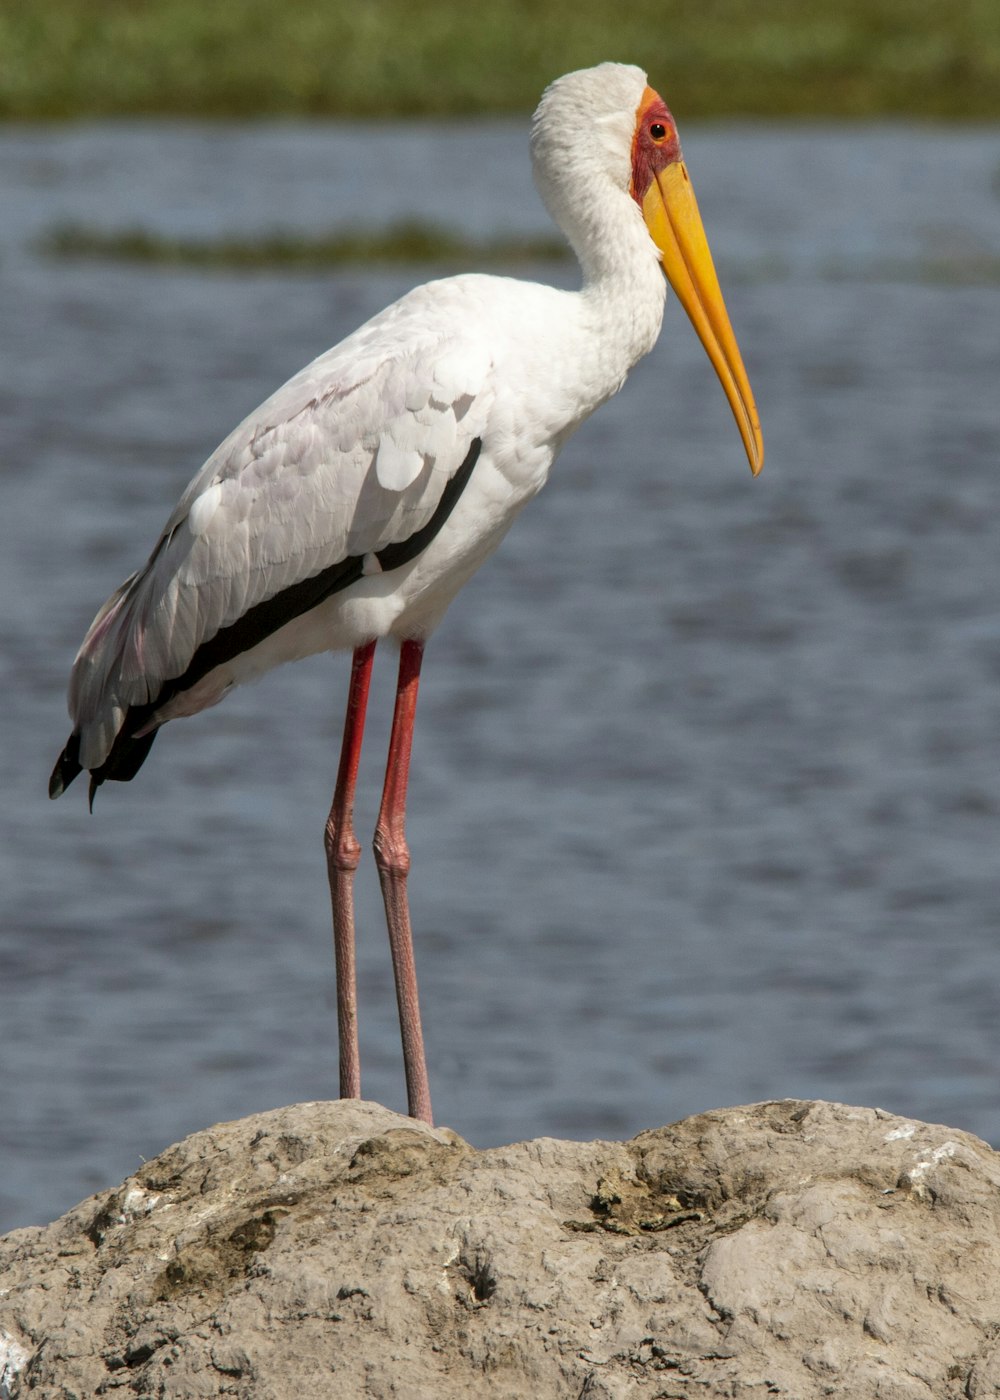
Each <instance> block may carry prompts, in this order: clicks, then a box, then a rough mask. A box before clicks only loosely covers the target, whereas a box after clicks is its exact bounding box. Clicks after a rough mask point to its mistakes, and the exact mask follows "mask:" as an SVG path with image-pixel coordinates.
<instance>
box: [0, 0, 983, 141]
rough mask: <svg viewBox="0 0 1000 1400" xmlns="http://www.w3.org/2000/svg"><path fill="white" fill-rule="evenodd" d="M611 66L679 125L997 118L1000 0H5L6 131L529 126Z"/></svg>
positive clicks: (0, 92)
mask: <svg viewBox="0 0 1000 1400" xmlns="http://www.w3.org/2000/svg"><path fill="white" fill-rule="evenodd" d="M604 58H619V59H625V60H628V61H631V62H637V63H641V64H642V65H643V66H644V67H645V68H646V69H647V71H648V72H649V74H650V76H651V78H652V80H653V81H654V83H656V84H657V85H658V86H660V87H662V89H663V91H664V93H665V95H666V96H667V100H668V101H669V102H671V103H672V105H673V106H674V108H675V110H676V111H677V112H678V113H679V114H681V115H683V116H684V117H686V118H691V117H715V116H732V115H737V114H742V115H752V116H836V117H876V116H900V115H907V116H910V115H912V116H917V117H944V118H986V119H996V118H1000V3H997V0H947V3H942V2H941V0H934V3H932V2H931V0H760V3H758V4H756V5H752V6H750V5H747V4H746V0H700V3H699V4H697V5H695V4H691V3H690V0H687V3H683V2H682V0H655V3H654V0H631V3H630V4H628V5H616V4H612V3H610V0H532V2H531V3H529V0H490V3H489V4H488V5H485V6H482V7H480V6H472V5H468V4H465V3H459V0H421V3H420V4H419V5H418V4H414V3H413V0H281V3H278V0H228V3H226V4H224V5H222V4H220V5H208V4H205V3H204V0H145V3H137V0H36V3H33V4H29V3H25V0H0V119H29V120H38V119H43V120H44V119H51V118H55V119H62V118H71V117H97V116H116V115H130V116H131V115H166V116H188V117H190V116H198V117H241V118H247V117H257V116H261V117H275V116H286V115H287V116H292V115H294V116H364V117H395V118H402V119H404V120H405V119H406V118H408V117H420V116H445V115H448V116H455V115H460V114H463V113H479V112H491V113H504V112H519V113H520V112H526V111H529V110H530V109H531V108H532V107H533V105H534V103H535V101H536V100H537V97H538V94H539V92H540V91H541V89H542V87H543V86H544V85H545V83H546V82H548V81H549V80H550V79H551V78H553V77H554V76H556V75H557V74H559V73H562V72H565V71H567V70H568V69H571V68H576V67H581V66H584V65H587V64H590V63H596V62H599V61H600V60H601V59H604Z"/></svg>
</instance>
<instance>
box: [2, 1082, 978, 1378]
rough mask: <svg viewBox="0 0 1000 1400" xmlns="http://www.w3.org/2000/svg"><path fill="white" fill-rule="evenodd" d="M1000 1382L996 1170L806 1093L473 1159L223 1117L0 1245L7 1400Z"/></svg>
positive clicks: (421, 1139)
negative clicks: (645, 1128) (632, 1131)
mask: <svg viewBox="0 0 1000 1400" xmlns="http://www.w3.org/2000/svg"><path fill="white" fill-rule="evenodd" d="M27 1394H32V1395H40V1396H46V1397H60V1400H69V1398H70V1397H74V1400H75V1398H76V1397H79V1400H91V1397H94V1396H114V1395H120V1396H122V1397H128V1396H142V1397H154V1396H156V1397H161V1396H162V1397H185V1400H186V1397H203V1396H236V1397H247V1400H310V1398H311V1397H317V1400H319V1397H322V1400H351V1398H352V1397H356V1396H357V1397H372V1398H373V1400H387V1398H388V1397H390V1396H392V1397H401V1400H459V1397H461V1400H468V1397H490V1400H492V1398H493V1397H495V1398H496V1400H508V1397H509V1400H549V1398H550V1397H551V1400H563V1397H565V1398H566V1400H620V1398H621V1397H631V1396H636V1397H643V1400H647V1397H648V1400H668V1397H670V1398H671V1400H674V1397H683V1400H701V1397H705V1398H706V1400H708V1397H722V1396H727V1397H742V1396H747V1397H750V1396H754V1397H756V1396H773V1395H778V1396H790V1397H795V1400H812V1397H814V1396H815V1397H818V1396H829V1395H834V1396H840V1397H848V1398H849V1400H866V1398H867V1397H878V1400H928V1397H932V1398H933V1400H944V1398H945V1397H947V1398H949V1400H950V1397H955V1400H958V1397H965V1398H966V1400H981V1397H984V1396H995V1395H998V1394H1000V1157H998V1155H997V1154H996V1153H994V1152H993V1151H992V1150H991V1149H990V1148H989V1147H988V1146H986V1144H985V1143H982V1142H980V1141H979V1140H978V1139H976V1138H973V1137H970V1136H969V1135H968V1134H965V1133H960V1132H953V1131H950V1130H948V1129H945V1128H940V1127H931V1126H928V1125H926V1124H923V1123H916V1122H912V1121H909V1120H905V1119H900V1118H896V1117H893V1116H892V1115H890V1114H887V1113H883V1112H881V1111H880V1110H878V1109H867V1108H845V1107H843V1106H842V1105H839V1104H829V1103H809V1102H799V1101H795V1100H791V1101H784V1102H780V1103H765V1104H755V1105H752V1106H751V1107H748V1108H732V1109H726V1110H720V1111H716V1112H711V1113H704V1114H701V1115H699V1116H698V1117H695V1118H689V1119H686V1120H685V1121H684V1122H681V1123H676V1124H674V1125H672V1126H671V1127H667V1128H660V1129H656V1130H655V1131H652V1132H647V1133H643V1134H641V1135H640V1136H639V1137H637V1138H635V1139H634V1140H633V1141H631V1142H627V1143H606V1142H594V1143H575V1142H555V1141H552V1140H548V1139H541V1140H539V1141H536V1142H526V1143H518V1144H516V1145H514V1146H512V1147H504V1148H496V1149H493V1150H490V1151H484V1152H479V1151H475V1150H474V1149H472V1148H471V1147H469V1146H468V1145H467V1144H466V1143H464V1142H463V1141H462V1140H461V1139H460V1138H458V1137H457V1136H456V1135H455V1134H454V1133H452V1132H450V1131H449V1130H448V1129H430V1128H427V1127H424V1126H422V1125H420V1124H417V1123H414V1122H412V1121H411V1120H409V1119H406V1118H401V1117H399V1116H397V1115H396V1114H393V1113H390V1112H389V1111H388V1110H386V1109H383V1108H380V1107H378V1106H377V1105H374V1104H368V1103H347V1102H335V1103H307V1104H298V1105H296V1106H294V1107H291V1108H284V1109H279V1110H276V1111H275V1112H271V1113H262V1114H259V1115H257V1116H255V1117H253V1118H247V1119H244V1120H242V1121H240V1122H237V1123H224V1124H220V1125H219V1126H217V1127H214V1128H211V1129H209V1130H208V1131H207V1132H202V1133H196V1134H195V1135H194V1136H192V1137H190V1138H188V1139H186V1141H184V1142H182V1143H179V1144H177V1145H176V1146H175V1147H171V1148H169V1149H168V1150H167V1151H166V1152H164V1153H163V1154H162V1155H161V1156H159V1157H157V1158H156V1159H155V1160H154V1161H152V1162H148V1163H147V1164H145V1165H144V1166H143V1167H142V1169H141V1170H140V1171H138V1172H136V1174H135V1175H134V1176H132V1177H130V1178H129V1179H128V1180H127V1181H126V1182H125V1183H124V1184H123V1185H122V1186H120V1187H119V1188H118V1189H116V1190H113V1191H105V1192H103V1193H101V1194H100V1195H97V1196H94V1197H92V1198H91V1199H89V1200H87V1201H84V1202H83V1203H82V1204H81V1205H79V1206H77V1207H76V1208H75V1209H74V1210H72V1211H70V1212H69V1213H68V1214H67V1215H65V1216H64V1217H63V1218H62V1219H61V1220H58V1221H56V1222H55V1224H53V1225H50V1226H48V1227H46V1228H33V1229H28V1230H18V1231H15V1232H14V1233H13V1234H11V1235H8V1236H7V1237H6V1238H5V1239H4V1240H3V1241H2V1242H0V1397H3V1400H17V1397H20V1396H23V1395H27Z"/></svg>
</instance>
